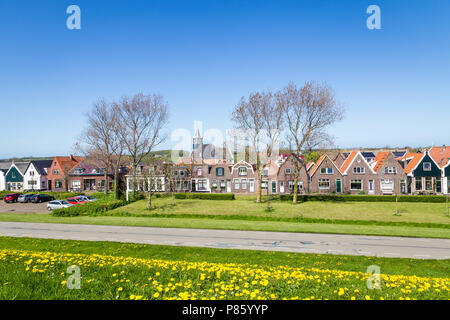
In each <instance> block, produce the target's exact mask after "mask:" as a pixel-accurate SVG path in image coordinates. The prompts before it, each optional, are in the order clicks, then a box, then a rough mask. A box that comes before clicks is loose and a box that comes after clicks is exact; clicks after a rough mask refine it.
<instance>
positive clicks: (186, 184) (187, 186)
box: [183, 181, 189, 190]
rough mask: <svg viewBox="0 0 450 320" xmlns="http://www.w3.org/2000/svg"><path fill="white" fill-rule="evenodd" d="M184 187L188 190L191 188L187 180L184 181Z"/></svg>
mask: <svg viewBox="0 0 450 320" xmlns="http://www.w3.org/2000/svg"><path fill="white" fill-rule="evenodd" d="M183 189H184V190H188V189H189V183H188V182H187V181H183Z"/></svg>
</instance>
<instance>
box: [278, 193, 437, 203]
mask: <svg viewBox="0 0 450 320" xmlns="http://www.w3.org/2000/svg"><path fill="white" fill-rule="evenodd" d="M292 198H293V195H292V194H283V195H280V200H281V201H292ZM445 198H446V197H445V196H409V195H403V196H398V201H399V202H427V203H444V202H445V201H446V200H445ZM297 201H298V202H305V201H357V202H395V201H396V196H387V195H386V196H375V195H373V196H371V195H334V194H322V195H298V196H297Z"/></svg>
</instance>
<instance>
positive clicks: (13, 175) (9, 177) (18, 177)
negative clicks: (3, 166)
mask: <svg viewBox="0 0 450 320" xmlns="http://www.w3.org/2000/svg"><path fill="white" fill-rule="evenodd" d="M5 179H6V181H7V182H23V176H22V174H21V173H20V171H19V170H17V168H16V167H15V166H12V167H11V168H10V169H9V171H8V173H7V174H6V177H5Z"/></svg>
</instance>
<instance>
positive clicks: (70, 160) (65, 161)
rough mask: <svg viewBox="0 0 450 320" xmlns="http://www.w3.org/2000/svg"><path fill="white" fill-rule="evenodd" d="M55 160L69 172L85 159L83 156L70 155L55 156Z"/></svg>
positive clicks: (63, 169) (64, 170) (62, 168)
mask: <svg viewBox="0 0 450 320" xmlns="http://www.w3.org/2000/svg"><path fill="white" fill-rule="evenodd" d="M53 161H56V162H58V163H59V165H60V166H61V170H62V171H63V172H64V173H67V172H68V171H69V170H70V169H72V168H73V167H75V166H76V165H77V164H78V163H80V162H81V161H83V157H78V156H69V157H55V158H53Z"/></svg>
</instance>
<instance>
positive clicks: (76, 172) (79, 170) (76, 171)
mask: <svg viewBox="0 0 450 320" xmlns="http://www.w3.org/2000/svg"><path fill="white" fill-rule="evenodd" d="M74 171H75V174H82V173H83V171H84V169H75V170H74Z"/></svg>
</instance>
